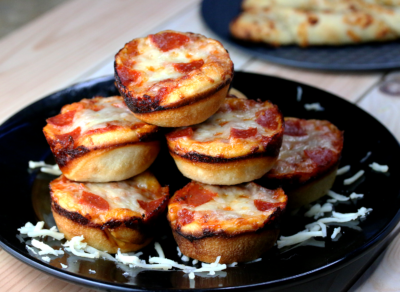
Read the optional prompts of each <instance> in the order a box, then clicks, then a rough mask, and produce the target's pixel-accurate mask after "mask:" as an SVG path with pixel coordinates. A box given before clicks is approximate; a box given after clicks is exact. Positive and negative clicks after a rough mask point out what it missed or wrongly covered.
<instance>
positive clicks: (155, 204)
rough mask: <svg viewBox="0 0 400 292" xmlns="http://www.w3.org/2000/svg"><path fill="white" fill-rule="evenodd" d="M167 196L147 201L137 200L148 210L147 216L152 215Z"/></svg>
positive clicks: (141, 206)
mask: <svg viewBox="0 0 400 292" xmlns="http://www.w3.org/2000/svg"><path fill="white" fill-rule="evenodd" d="M164 200H165V197H161V198H158V199H156V200H153V201H149V202H145V201H142V200H137V202H138V204H139V206H140V208H142V209H143V210H144V211H145V212H146V216H150V215H151V214H152V213H153V212H154V211H156V210H157V209H158V208H159V207H160V206H161V205H162V203H163V202H164Z"/></svg>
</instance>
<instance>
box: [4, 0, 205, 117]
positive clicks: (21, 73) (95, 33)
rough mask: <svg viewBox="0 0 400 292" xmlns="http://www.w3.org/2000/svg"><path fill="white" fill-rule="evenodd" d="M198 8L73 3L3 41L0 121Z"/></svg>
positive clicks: (149, 2)
mask: <svg viewBox="0 0 400 292" xmlns="http://www.w3.org/2000/svg"><path fill="white" fill-rule="evenodd" d="M197 4H198V0H170V1H168V5H162V9H154V8H155V7H159V6H160V2H159V1H158V0H146V1H141V0H131V1H123V0H115V1H107V0H97V1H91V0H74V1H70V2H67V3H66V4H65V5H61V6H60V7H58V8H56V9H54V10H52V11H51V12H49V13H47V14H45V15H44V16H43V17H41V18H39V19H37V20H36V21H34V22H32V23H30V24H29V25H28V26H25V27H23V28H21V29H20V30H18V31H17V32H15V33H13V34H11V35H9V36H8V37H5V38H3V39H2V40H1V41H0V51H1V52H2V55H1V56H0V84H1V85H2V86H1V87H0V102H1V104H2V107H1V108H0V117H1V118H0V122H2V121H4V120H5V119H6V118H7V117H9V116H10V115H11V114H12V113H14V112H15V111H17V110H18V109H21V108H22V107H24V106H26V105H27V104H29V103H31V102H32V101H34V100H36V99H38V98H40V97H43V96H45V95H47V94H49V93H51V92H54V91H56V90H58V89H59V88H62V87H65V86H67V85H68V84H70V83H71V82H72V81H73V80H76V78H77V77H78V76H81V75H82V74H83V73H84V72H86V71H89V70H91V68H94V67H96V65H98V64H99V63H101V62H104V60H105V59H106V58H107V57H109V56H110V54H112V53H113V52H117V51H118V50H119V49H120V48H121V47H122V46H123V45H124V44H125V43H126V42H127V40H130V39H132V38H134V37H136V36H141V35H143V34H146V32H147V31H150V30H151V29H152V28H155V27H157V26H158V25H160V24H161V23H163V22H165V21H166V20H168V19H170V18H172V17H174V15H179V13H180V12H181V11H183V10H185V9H186V8H187V7H190V6H193V5H196V6H197ZM60 19H62V21H60ZM60 52H62V55H60ZM15 97H17V98H15ZM11 100H12V102H11Z"/></svg>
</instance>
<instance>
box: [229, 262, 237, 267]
mask: <svg viewBox="0 0 400 292" xmlns="http://www.w3.org/2000/svg"><path fill="white" fill-rule="evenodd" d="M237 264H238V263H237V262H233V263H231V264H229V265H228V267H236V266H237Z"/></svg>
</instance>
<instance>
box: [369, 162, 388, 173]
mask: <svg viewBox="0 0 400 292" xmlns="http://www.w3.org/2000/svg"><path fill="white" fill-rule="evenodd" d="M369 167H371V168H372V169H373V170H375V171H378V172H387V171H388V170H389V166H387V165H380V164H378V163H376V162H372V164H370V165H369Z"/></svg>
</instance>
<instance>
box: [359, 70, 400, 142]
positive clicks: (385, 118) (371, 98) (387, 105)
mask: <svg viewBox="0 0 400 292" xmlns="http://www.w3.org/2000/svg"><path fill="white" fill-rule="evenodd" d="M385 91H386V92H385ZM390 92H391V93H390ZM358 105H359V106H360V107H361V108H363V109H364V110H365V111H367V112H369V113H370V114H371V115H373V116H374V117H375V118H376V119H378V120H379V121H380V122H381V123H382V124H384V125H385V126H386V127H387V128H388V129H389V130H390V131H391V132H392V133H393V134H394V135H395V137H396V138H397V140H399V141H400V71H397V72H392V73H391V74H389V75H387V76H386V77H385V79H384V80H383V81H382V82H380V83H379V84H378V85H377V86H375V87H374V88H373V89H372V90H370V92H369V93H368V94H367V95H366V96H365V97H364V98H363V99H362V100H361V101H360V102H359V103H358Z"/></svg>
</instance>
